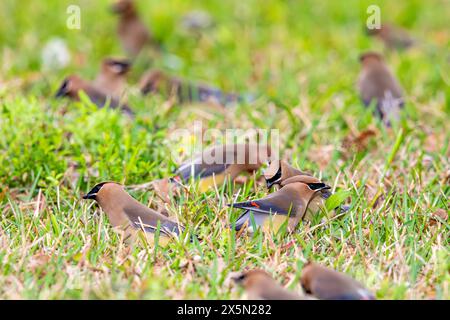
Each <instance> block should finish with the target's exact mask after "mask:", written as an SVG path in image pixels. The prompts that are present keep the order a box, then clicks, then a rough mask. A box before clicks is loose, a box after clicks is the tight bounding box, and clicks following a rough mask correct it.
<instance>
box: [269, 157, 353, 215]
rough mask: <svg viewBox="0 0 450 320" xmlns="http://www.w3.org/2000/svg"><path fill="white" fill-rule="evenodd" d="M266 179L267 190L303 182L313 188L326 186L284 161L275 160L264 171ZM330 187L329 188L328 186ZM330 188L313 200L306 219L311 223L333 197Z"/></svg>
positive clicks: (345, 208) (319, 193) (344, 209)
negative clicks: (276, 186)
mask: <svg viewBox="0 0 450 320" xmlns="http://www.w3.org/2000/svg"><path fill="white" fill-rule="evenodd" d="M264 178H265V179H266V183H267V188H269V189H270V188H271V187H272V186H273V185H279V186H281V187H283V186H285V185H286V184H289V183H292V182H302V183H306V184H310V187H311V188H316V187H317V186H322V185H324V186H325V184H324V183H323V182H322V181H320V180H319V179H317V178H315V177H313V176H311V175H309V174H308V173H305V172H302V171H300V170H298V169H296V168H294V167H292V166H291V165H289V164H288V163H287V162H286V161H283V160H274V161H272V162H271V163H270V165H269V167H268V168H267V169H266V170H265V171H264ZM327 187H328V186H327ZM329 189H331V188H330V187H329V188H326V189H322V190H321V191H320V192H317V193H316V194H315V196H314V198H313V199H311V201H310V203H309V205H308V209H307V211H306V215H305V217H304V219H306V220H309V221H311V220H312V219H313V216H314V215H316V214H317V213H320V212H321V211H322V209H323V208H324V206H325V201H326V200H327V199H328V198H329V197H330V196H331V192H330V191H329ZM340 209H341V211H346V210H348V207H346V206H342V207H341V208H340Z"/></svg>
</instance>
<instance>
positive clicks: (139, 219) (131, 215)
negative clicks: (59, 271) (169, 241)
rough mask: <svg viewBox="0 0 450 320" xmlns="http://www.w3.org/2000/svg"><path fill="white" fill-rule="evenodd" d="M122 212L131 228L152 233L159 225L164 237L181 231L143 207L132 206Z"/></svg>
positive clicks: (171, 222) (170, 221) (159, 215)
mask: <svg viewBox="0 0 450 320" xmlns="http://www.w3.org/2000/svg"><path fill="white" fill-rule="evenodd" d="M124 211H125V213H126V215H127V217H128V219H129V220H130V223H131V224H132V226H133V227H135V228H138V229H143V230H144V231H146V232H152V233H154V232H155V231H156V230H157V229H158V223H160V232H161V233H164V234H166V235H169V236H170V235H174V234H176V235H179V234H180V232H182V231H183V228H182V227H180V226H179V225H178V224H177V223H176V222H174V221H172V220H169V219H168V218H167V217H165V216H163V215H162V214H159V213H158V212H156V211H153V210H151V209H150V208H147V207H146V206H144V205H141V204H139V205H132V206H129V207H126V208H124Z"/></svg>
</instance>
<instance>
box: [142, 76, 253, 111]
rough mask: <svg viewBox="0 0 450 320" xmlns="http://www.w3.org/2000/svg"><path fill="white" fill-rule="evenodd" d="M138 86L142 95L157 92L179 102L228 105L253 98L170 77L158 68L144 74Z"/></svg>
mask: <svg viewBox="0 0 450 320" xmlns="http://www.w3.org/2000/svg"><path fill="white" fill-rule="evenodd" d="M139 87H140V90H141V93H142V94H144V95H146V94H149V93H158V94H161V95H163V96H166V97H174V98H175V99H176V100H177V101H178V103H181V104H189V103H194V102H201V103H206V102H210V103H216V104H219V105H222V106H228V105H233V104H236V103H238V102H250V101H252V100H253V98H252V97H250V96H249V97H244V96H240V95H237V94H234V93H224V92H223V91H221V90H220V89H218V88H214V87H211V86H207V85H204V84H198V83H191V82H187V81H184V80H182V79H180V78H177V77H172V76H170V75H168V74H166V73H164V72H163V71H162V70H159V69H152V70H150V71H149V72H147V73H146V74H144V75H143V76H142V77H141V80H140V84H139Z"/></svg>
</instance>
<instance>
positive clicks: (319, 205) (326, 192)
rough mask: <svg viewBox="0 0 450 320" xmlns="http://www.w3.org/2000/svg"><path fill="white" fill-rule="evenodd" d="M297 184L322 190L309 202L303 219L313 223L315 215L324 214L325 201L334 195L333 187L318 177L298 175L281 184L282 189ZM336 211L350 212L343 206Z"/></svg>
mask: <svg viewBox="0 0 450 320" xmlns="http://www.w3.org/2000/svg"><path fill="white" fill-rule="evenodd" d="M296 182H300V183H304V184H307V185H308V186H309V188H310V189H312V190H317V189H320V190H319V191H318V192H316V193H315V194H314V196H313V198H312V199H311V200H310V201H309V204H308V208H307V209H306V213H305V216H304V217H303V219H304V220H308V221H312V220H313V217H314V216H315V215H317V214H318V213H321V212H323V210H324V208H325V201H326V200H327V199H328V198H329V197H330V196H331V195H332V193H331V192H330V189H331V187H330V186H329V185H327V184H325V183H323V182H322V181H320V180H319V179H317V178H316V177H313V176H308V175H297V176H292V177H290V178H287V179H286V180H284V181H283V182H282V183H281V187H284V186H286V185H288V184H290V183H296ZM336 209H340V211H341V212H345V211H347V210H348V207H347V206H341V207H340V208H336Z"/></svg>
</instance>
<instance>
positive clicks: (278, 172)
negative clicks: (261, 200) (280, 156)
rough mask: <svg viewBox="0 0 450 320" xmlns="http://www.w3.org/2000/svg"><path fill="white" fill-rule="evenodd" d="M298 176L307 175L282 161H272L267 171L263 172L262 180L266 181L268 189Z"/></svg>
mask: <svg viewBox="0 0 450 320" xmlns="http://www.w3.org/2000/svg"><path fill="white" fill-rule="evenodd" d="M299 175H308V174H307V173H305V172H302V171H300V170H299V169H297V168H294V167H293V166H291V165H290V164H289V163H287V162H286V161H284V160H272V161H271V162H270V163H269V166H268V167H267V169H266V170H264V178H265V179H266V184H267V188H268V189H270V188H271V187H272V186H274V185H280V186H281V184H282V183H283V181H284V180H286V179H288V178H290V177H293V176H299Z"/></svg>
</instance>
